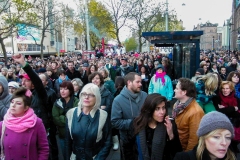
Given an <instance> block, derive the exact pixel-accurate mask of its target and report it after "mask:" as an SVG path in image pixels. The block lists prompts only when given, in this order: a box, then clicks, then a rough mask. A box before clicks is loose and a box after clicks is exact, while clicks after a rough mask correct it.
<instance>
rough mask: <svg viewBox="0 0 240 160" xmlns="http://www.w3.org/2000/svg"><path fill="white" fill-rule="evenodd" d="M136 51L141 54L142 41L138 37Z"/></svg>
mask: <svg viewBox="0 0 240 160" xmlns="http://www.w3.org/2000/svg"><path fill="white" fill-rule="evenodd" d="M138 36H139V37H138V51H139V52H142V41H141V36H140V35H138Z"/></svg>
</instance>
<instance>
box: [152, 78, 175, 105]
mask: <svg viewBox="0 0 240 160" xmlns="http://www.w3.org/2000/svg"><path fill="white" fill-rule="evenodd" d="M164 79H165V85H162V81H161V79H160V78H158V79H157V81H155V75H154V76H153V77H152V78H151V81H150V84H149V86H148V94H152V93H159V94H161V95H162V96H164V97H166V98H167V100H168V101H170V100H172V96H173V87H172V81H171V79H170V77H169V76H168V75H165V76H164Z"/></svg>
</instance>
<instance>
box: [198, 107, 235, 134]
mask: <svg viewBox="0 0 240 160" xmlns="http://www.w3.org/2000/svg"><path fill="white" fill-rule="evenodd" d="M216 129H227V130H229V131H230V132H231V134H232V137H234V129H233V125H232V123H231V122H230V120H229V119H228V117H227V116H226V115H225V114H223V113H220V112H217V111H212V112H210V113H207V114H205V115H204V116H203V117H202V120H201V122H200V124H199V127H198V131H197V136H198V137H201V136H204V135H206V134H207V133H209V132H212V131H214V130H216Z"/></svg>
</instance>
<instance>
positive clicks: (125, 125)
mask: <svg viewBox="0 0 240 160" xmlns="http://www.w3.org/2000/svg"><path fill="white" fill-rule="evenodd" d="M146 97H147V93H145V92H143V91H141V92H139V93H135V94H134V93H132V92H131V91H130V90H128V89H127V87H126V86H125V87H124V88H123V89H122V91H121V93H120V94H119V95H118V96H117V97H116V98H115V99H114V101H113V105H112V114H111V123H112V125H113V128H116V129H119V132H120V138H121V140H122V141H123V143H128V142H129V138H131V137H132V128H133V126H132V122H133V119H134V118H135V117H137V116H138V115H139V114H140V110H141V108H142V105H143V103H144V101H145V99H146Z"/></svg>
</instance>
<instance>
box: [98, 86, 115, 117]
mask: <svg viewBox="0 0 240 160" xmlns="http://www.w3.org/2000/svg"><path fill="white" fill-rule="evenodd" d="M100 94H101V106H106V108H105V109H103V110H105V111H106V112H107V113H108V115H111V110H112V102H113V95H112V94H111V92H110V91H109V90H108V89H107V88H105V87H104V86H102V89H100ZM109 117H110V116H109Z"/></svg>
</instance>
